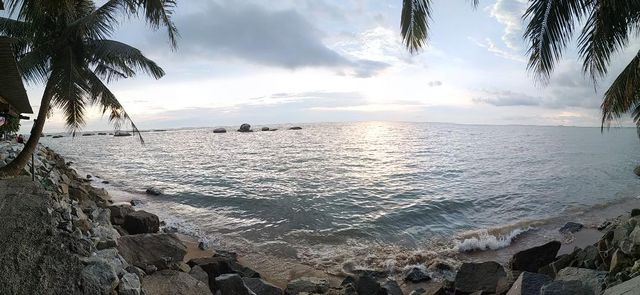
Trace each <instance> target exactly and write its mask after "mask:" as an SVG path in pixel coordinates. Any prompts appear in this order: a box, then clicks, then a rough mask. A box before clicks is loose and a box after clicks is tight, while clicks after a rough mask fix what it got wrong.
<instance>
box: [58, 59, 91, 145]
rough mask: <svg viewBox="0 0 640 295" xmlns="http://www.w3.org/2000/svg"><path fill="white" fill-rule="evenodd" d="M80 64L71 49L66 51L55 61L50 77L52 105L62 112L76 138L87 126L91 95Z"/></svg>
mask: <svg viewBox="0 0 640 295" xmlns="http://www.w3.org/2000/svg"><path fill="white" fill-rule="evenodd" d="M78 62H79V61H78V59H77V57H76V56H75V54H74V53H73V51H72V50H71V49H70V48H69V49H68V50H65V52H64V53H63V54H60V55H58V56H57V57H56V58H55V59H54V62H53V64H52V68H53V71H52V73H51V75H50V77H49V79H50V82H52V83H51V87H52V89H51V91H52V93H53V96H52V104H53V105H54V106H56V107H57V108H60V109H61V110H62V112H63V114H64V116H65V122H66V126H67V128H68V129H69V131H70V132H71V133H72V134H73V135H74V136H75V135H76V132H77V131H79V130H80V129H81V128H82V127H83V126H84V124H85V105H86V101H85V98H86V97H88V93H89V86H88V85H87V84H86V83H85V81H84V79H83V77H82V75H81V68H80V67H79V63H78Z"/></svg>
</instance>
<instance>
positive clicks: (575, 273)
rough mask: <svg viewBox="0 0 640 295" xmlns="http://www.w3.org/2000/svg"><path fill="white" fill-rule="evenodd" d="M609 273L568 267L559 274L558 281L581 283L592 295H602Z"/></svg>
mask: <svg viewBox="0 0 640 295" xmlns="http://www.w3.org/2000/svg"><path fill="white" fill-rule="evenodd" d="M607 275H608V273H607V272H606V271H597V270H592V269H586V268H577V267H567V268H565V269H562V270H561V271H560V272H558V275H557V276H556V281H580V282H581V283H582V286H583V287H584V288H585V289H588V290H591V293H592V294H601V293H602V291H603V290H604V288H605V283H606V281H607Z"/></svg>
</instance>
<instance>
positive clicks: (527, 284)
mask: <svg viewBox="0 0 640 295" xmlns="http://www.w3.org/2000/svg"><path fill="white" fill-rule="evenodd" d="M551 281H552V280H551V278H550V277H549V276H547V275H543V274H538V273H532V272H528V271H524V272H522V273H521V274H520V276H519V277H518V279H517V280H516V281H515V282H514V283H513V285H512V286H511V289H509V292H508V293H507V295H538V294H540V289H541V288H542V286H543V285H544V284H546V283H549V282H551Z"/></svg>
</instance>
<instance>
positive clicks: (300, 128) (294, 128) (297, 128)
mask: <svg viewBox="0 0 640 295" xmlns="http://www.w3.org/2000/svg"><path fill="white" fill-rule="evenodd" d="M289 130H302V127H298V126H295V127H291V128H289Z"/></svg>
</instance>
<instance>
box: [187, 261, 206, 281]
mask: <svg viewBox="0 0 640 295" xmlns="http://www.w3.org/2000/svg"><path fill="white" fill-rule="evenodd" d="M189 274H190V275H191V276H192V277H194V278H196V279H198V280H199V281H201V282H203V283H205V284H207V285H208V284H209V276H208V275H207V272H205V271H204V270H203V269H202V267H200V266H199V265H194V266H193V267H192V268H191V270H190V271H189Z"/></svg>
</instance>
